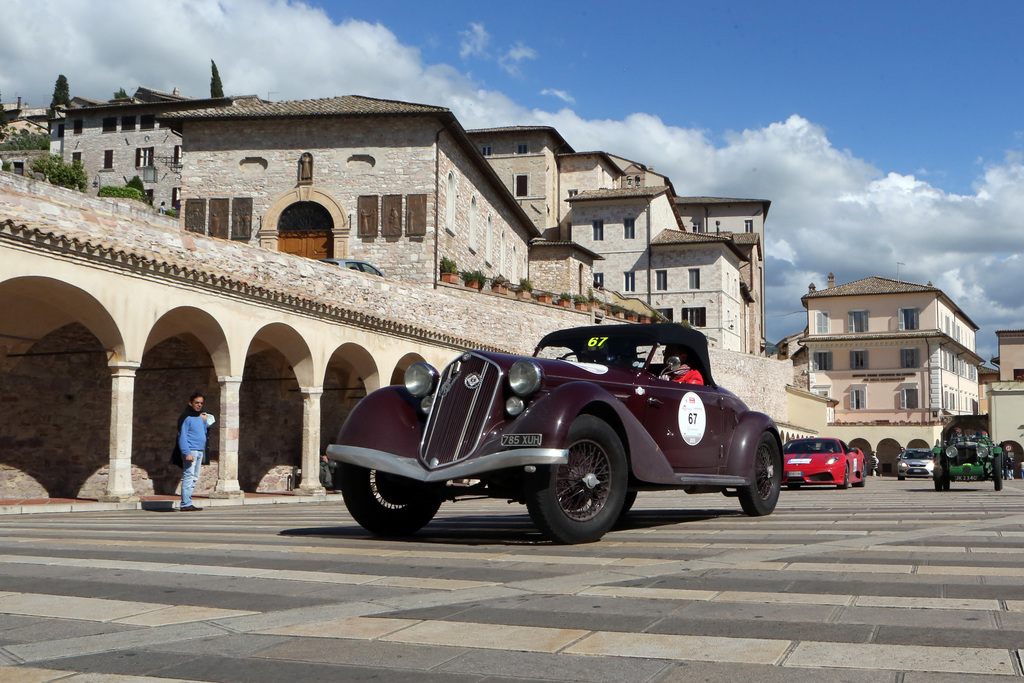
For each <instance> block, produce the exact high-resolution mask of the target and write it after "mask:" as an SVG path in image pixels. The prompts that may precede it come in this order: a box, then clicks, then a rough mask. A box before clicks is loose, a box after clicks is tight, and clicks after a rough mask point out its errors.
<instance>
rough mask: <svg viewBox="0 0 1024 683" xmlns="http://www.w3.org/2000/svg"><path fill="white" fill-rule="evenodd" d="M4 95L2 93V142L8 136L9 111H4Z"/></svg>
mask: <svg viewBox="0 0 1024 683" xmlns="http://www.w3.org/2000/svg"><path fill="white" fill-rule="evenodd" d="M3 102H4V97H3V95H0V142H3V140H4V138H6V137H7V131H6V130H5V129H6V128H7V112H6V111H4V105H3Z"/></svg>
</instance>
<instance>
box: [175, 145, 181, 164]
mask: <svg viewBox="0 0 1024 683" xmlns="http://www.w3.org/2000/svg"><path fill="white" fill-rule="evenodd" d="M174 163H175V164H180V163H181V145H175V146H174Z"/></svg>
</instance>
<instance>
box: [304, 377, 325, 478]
mask: <svg viewBox="0 0 1024 683" xmlns="http://www.w3.org/2000/svg"><path fill="white" fill-rule="evenodd" d="M323 393H324V390H323V389H303V390H302V482H301V483H300V484H299V489H298V491H299V493H303V494H307V495H308V494H318V495H326V494H327V490H326V489H324V487H323V486H321V485H320V397H321V396H322V395H323Z"/></svg>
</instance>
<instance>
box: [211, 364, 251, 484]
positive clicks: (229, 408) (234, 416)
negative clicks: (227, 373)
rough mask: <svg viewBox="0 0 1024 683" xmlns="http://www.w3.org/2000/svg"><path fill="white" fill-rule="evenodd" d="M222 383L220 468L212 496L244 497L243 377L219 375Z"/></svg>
mask: <svg viewBox="0 0 1024 683" xmlns="http://www.w3.org/2000/svg"><path fill="white" fill-rule="evenodd" d="M217 381H218V382H219V383H220V417H218V418H217V424H219V425H220V469H219V471H218V473H217V484H216V486H214V488H213V491H211V492H210V498H243V497H244V496H245V494H244V493H243V492H242V489H241V487H240V486H239V485H238V420H239V413H238V394H239V390H240V389H241V386H242V378H241V377H218V378H217Z"/></svg>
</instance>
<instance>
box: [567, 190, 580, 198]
mask: <svg viewBox="0 0 1024 683" xmlns="http://www.w3.org/2000/svg"><path fill="white" fill-rule="evenodd" d="M579 193H580V191H579V190H569V199H572V198H573V197H575V196H576V195H578V194H579Z"/></svg>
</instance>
